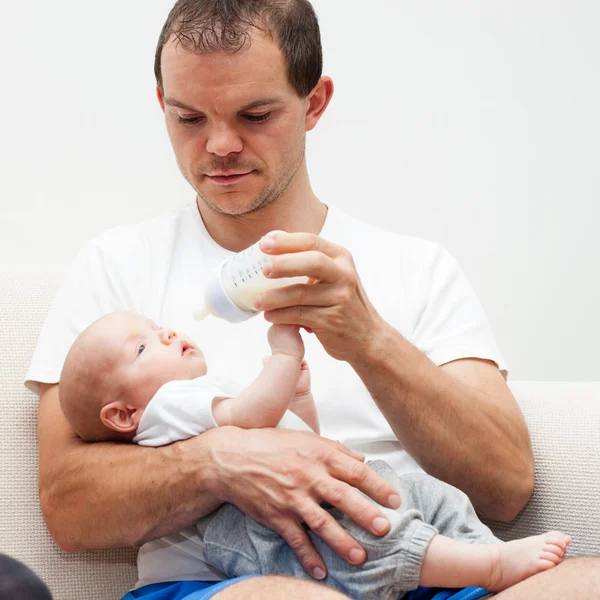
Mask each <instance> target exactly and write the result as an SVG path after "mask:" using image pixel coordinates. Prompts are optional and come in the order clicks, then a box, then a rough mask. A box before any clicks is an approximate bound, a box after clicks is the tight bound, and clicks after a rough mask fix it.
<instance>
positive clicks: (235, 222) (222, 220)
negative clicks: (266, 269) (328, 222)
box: [196, 185, 327, 252]
mask: <svg viewBox="0 0 600 600" xmlns="http://www.w3.org/2000/svg"><path fill="white" fill-rule="evenodd" d="M287 192H291V193H287ZM196 203H197V205H198V210H199V212H200V216H201V217H202V220H203V221H204V226H205V227H206V230H207V231H208V233H209V235H210V236H211V237H212V239H213V240H214V241H215V242H216V243H217V244H219V246H222V247H223V248H226V249H227V250H231V251H233V252H239V251H240V250H243V249H244V248H247V247H248V246H250V245H252V244H254V242H257V241H258V240H259V239H260V238H261V237H262V236H263V235H265V234H266V233H268V232H269V231H273V230H274V229H281V230H283V231H288V232H296V231H306V232H308V233H315V234H319V233H320V232H321V229H322V228H323V224H324V223H325V218H326V216H327V206H325V204H323V203H322V202H321V201H320V200H319V199H318V198H317V197H316V196H315V194H314V193H313V191H312V189H311V188H310V185H309V186H306V187H305V189H304V194H301V193H297V192H296V193H295V191H294V190H289V189H288V190H286V192H284V193H283V194H281V196H279V197H278V198H277V199H276V200H274V201H273V202H271V204H268V205H267V206H265V207H263V208H261V209H259V210H256V211H253V212H250V213H247V214H244V215H225V214H221V213H217V212H215V211H214V210H212V209H211V208H209V207H208V206H206V204H204V202H203V201H202V199H201V198H197V200H196Z"/></svg>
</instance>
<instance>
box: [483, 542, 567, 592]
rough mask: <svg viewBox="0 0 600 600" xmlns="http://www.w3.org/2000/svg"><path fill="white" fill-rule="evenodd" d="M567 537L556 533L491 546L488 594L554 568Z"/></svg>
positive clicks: (562, 551)
mask: <svg viewBox="0 0 600 600" xmlns="http://www.w3.org/2000/svg"><path fill="white" fill-rule="evenodd" d="M570 543H571V536H570V535H565V534H564V533H560V531H549V532H548V533H544V534H542V535H534V536H532V537H528V538H523V539H522V540H514V541H513V542H507V543H505V544H498V545H494V546H491V549H492V552H493V553H494V559H493V560H492V570H491V573H490V584H489V587H487V586H486V589H488V590H489V591H490V592H500V591H502V590H504V589H506V588H507V587H510V586H511V585H514V584H515V583H519V581H523V579H527V577H531V576H532V575H535V574H536V573H540V572H541V571H547V570H548V569H551V568H552V567H555V566H556V565H557V564H558V563H559V562H560V561H561V560H562V558H563V556H564V555H565V552H566V550H567V546H568V545H569V544H570Z"/></svg>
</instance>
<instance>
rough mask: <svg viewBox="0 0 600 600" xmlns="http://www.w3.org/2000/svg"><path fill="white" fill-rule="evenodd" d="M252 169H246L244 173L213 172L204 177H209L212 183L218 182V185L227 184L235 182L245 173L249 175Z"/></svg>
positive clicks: (244, 175)
mask: <svg viewBox="0 0 600 600" xmlns="http://www.w3.org/2000/svg"><path fill="white" fill-rule="evenodd" d="M250 173H252V171H248V172H246V173H214V174H213V175H209V174H207V175H206V177H208V179H210V181H212V182H213V183H218V184H220V185H227V184H232V183H237V182H238V181H240V180H241V179H243V178H244V177H246V176H247V175H250Z"/></svg>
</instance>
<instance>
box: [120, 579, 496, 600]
mask: <svg viewBox="0 0 600 600" xmlns="http://www.w3.org/2000/svg"><path fill="white" fill-rule="evenodd" d="M250 577H253V575H244V576H243V577H235V578H233V579H227V580H226V581H219V582H217V583H215V582H214V581H179V582H169V583H154V584H152V585H146V586H144V587H141V588H139V589H137V590H133V591H131V592H129V593H128V594H127V595H126V596H124V597H123V598H122V600H135V599H136V598H144V600H184V599H185V600H209V598H212V597H213V596H214V595H215V594H216V593H217V592H220V591H221V590H224V589H225V588H227V587H229V586H230V585H233V584H234V583H237V582H238V581H243V580H244V579H249V578H250ZM487 595H488V592H487V591H486V590H484V589H483V588H480V587H468V588H464V589H462V590H441V589H439V588H424V587H420V588H418V589H416V590H414V591H412V592H410V593H409V594H408V595H407V596H405V597H404V600H478V599H479V598H484V597H485V596H487Z"/></svg>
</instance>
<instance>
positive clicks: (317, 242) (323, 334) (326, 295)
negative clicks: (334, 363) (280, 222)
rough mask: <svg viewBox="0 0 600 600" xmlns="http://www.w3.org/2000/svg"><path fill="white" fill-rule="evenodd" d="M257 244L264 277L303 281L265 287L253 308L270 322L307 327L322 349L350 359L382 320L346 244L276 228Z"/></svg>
mask: <svg viewBox="0 0 600 600" xmlns="http://www.w3.org/2000/svg"><path fill="white" fill-rule="evenodd" d="M260 247H261V249H262V250H263V252H265V253H266V254H269V255H270V256H272V259H271V261H270V262H269V263H267V264H266V265H264V266H263V273H264V274H265V276H266V277H268V278H280V277H296V276H302V275H304V276H306V277H308V278H309V283H308V284H295V285H290V286H286V287H283V288H278V289H273V290H267V291H265V292H263V294H262V295H261V296H259V298H258V299H257V304H256V308H257V309H258V310H263V311H265V319H266V320H267V321H269V322H270V323H286V324H290V325H299V326H301V327H304V328H306V329H308V330H309V331H312V332H313V333H315V335H316V336H317V337H318V338H319V341H320V342H321V344H322V345H323V347H324V348H325V350H326V351H327V352H328V353H329V354H330V355H331V356H333V357H334V358H336V359H338V360H345V361H349V362H352V360H353V359H356V358H357V357H358V356H359V354H360V353H362V352H364V351H365V350H366V348H368V346H369V344H370V343H371V342H372V341H373V340H374V339H375V337H376V336H377V335H378V332H379V331H380V330H381V328H382V327H383V324H384V322H383V320H382V319H381V317H380V316H379V315H378V314H377V311H376V310H375V309H374V307H373V305H372V304H371V302H370V301H369V299H368V298H367V295H366V293H365V291H364V289H363V286H362V284H361V281H360V278H359V276H358V273H357V271H356V266H355V265H354V260H353V258H352V255H351V254H350V252H349V251H348V250H346V248H343V247H342V246H338V245H337V244H333V243H331V242H328V241H326V240H324V239H322V238H320V237H319V236H317V235H314V234H312V233H286V232H277V233H275V234H269V235H267V236H265V237H263V238H262V240H261V243H260Z"/></svg>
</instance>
